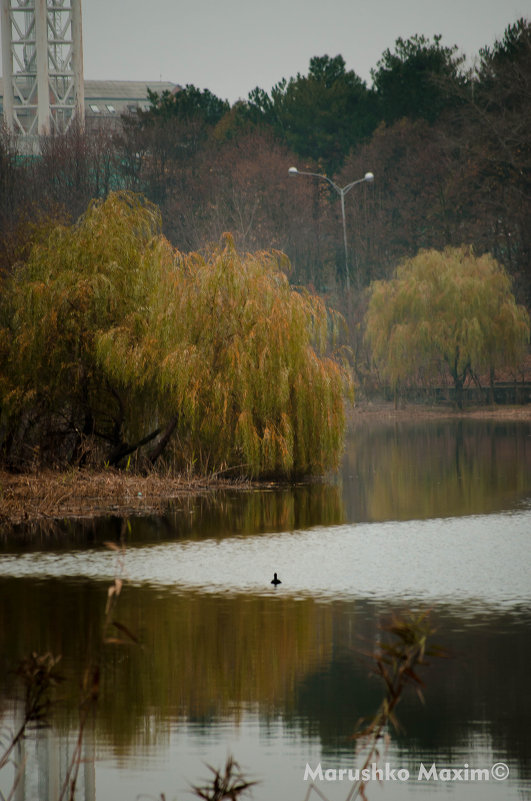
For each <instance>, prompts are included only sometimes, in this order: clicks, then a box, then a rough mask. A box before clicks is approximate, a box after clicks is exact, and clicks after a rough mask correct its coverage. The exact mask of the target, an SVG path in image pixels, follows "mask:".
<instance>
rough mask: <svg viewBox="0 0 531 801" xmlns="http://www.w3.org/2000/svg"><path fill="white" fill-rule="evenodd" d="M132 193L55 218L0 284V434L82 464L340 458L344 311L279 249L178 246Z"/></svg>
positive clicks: (297, 467) (262, 469) (327, 462)
mask: <svg viewBox="0 0 531 801" xmlns="http://www.w3.org/2000/svg"><path fill="white" fill-rule="evenodd" d="M160 224H161V223H160V215H159V213H158V210H157V209H156V207H154V206H152V205H151V204H150V203H148V202H146V201H145V200H143V199H142V198H140V197H138V196H136V195H133V194H130V193H113V194H111V195H110V196H109V197H108V198H107V200H105V201H99V202H95V203H92V204H91V205H90V207H89V209H88V210H87V212H86V214H85V215H83V217H81V218H80V220H79V221H78V222H77V223H76V224H75V225H73V226H70V227H65V226H56V227H54V228H53V229H52V230H51V231H50V232H49V235H48V237H45V238H44V239H43V241H40V242H39V243H38V244H36V245H35V246H34V248H33V249H32V251H31V255H30V257H29V259H28V262H27V263H26V264H24V265H21V266H20V267H19V269H18V270H17V271H16V272H15V274H14V276H13V277H12V278H11V279H9V280H8V281H6V282H5V285H4V287H3V289H4V292H3V296H2V301H1V303H0V315H1V317H0V324H1V327H0V360H1V362H2V364H1V367H2V375H3V379H2V383H1V384H0V403H1V422H0V436H1V438H2V440H3V446H4V451H5V452H8V451H12V452H17V453H21V451H22V449H23V448H24V447H26V446H28V445H31V446H33V447H38V448H39V450H40V452H41V453H42V452H44V451H47V452H48V453H49V454H51V455H52V456H53V455H54V454H55V455H56V456H58V457H60V459H61V460H63V461H64V460H65V459H68V460H71V461H80V460H81V459H82V458H83V456H82V455H83V454H87V446H90V448H89V450H90V449H92V451H94V444H95V443H96V442H98V443H99V447H98V449H97V450H98V453H99V454H100V458H102V459H104V460H106V461H107V462H108V463H110V464H118V463H120V462H121V461H122V460H124V459H125V458H126V457H127V456H128V455H130V454H132V453H138V452H139V451H140V449H142V451H143V452H146V454H147V455H146V458H149V459H150V460H151V461H152V462H154V461H156V460H157V458H158V457H159V456H160V455H161V454H162V453H163V452H164V453H165V456H169V457H171V463H172V464H173V465H174V466H175V467H176V468H179V469H182V468H190V467H191V466H192V467H193V468H194V469H195V470H197V471H199V472H210V471H217V470H227V469H231V470H234V471H235V472H237V473H240V474H244V475H251V476H260V475H266V474H267V475H269V474H275V475H282V476H291V475H294V474H305V473H314V472H322V471H324V470H326V469H327V468H329V467H331V466H333V465H334V464H335V463H336V462H337V458H338V454H339V452H340V449H341V444H342V434H343V427H344V410H343V397H344V392H345V390H346V389H347V390H349V389H351V382H350V374H349V371H348V369H347V367H346V365H345V364H344V363H343V362H342V361H340V360H338V359H337V358H332V357H331V356H330V355H327V354H328V350H327V349H328V348H329V346H330V343H331V342H332V340H333V335H334V330H335V328H337V324H338V320H337V319H336V318H334V316H333V315H331V314H330V313H329V312H328V311H327V310H326V308H325V307H324V305H323V303H322V302H321V301H320V300H319V299H318V298H317V297H315V296H312V295H311V294H309V293H308V292H305V291H302V290H300V291H296V290H294V289H293V288H292V287H291V286H290V284H289V282H288V280H287V278H286V274H285V272H284V269H285V268H286V267H287V266H288V264H287V260H286V257H285V256H283V255H282V254H280V253H255V254H246V255H241V254H239V253H238V252H237V251H236V249H235V247H234V243H233V241H232V238H231V237H230V235H226V236H225V237H224V239H223V241H222V243H221V245H220V247H218V248H214V249H212V250H211V251H210V252H209V253H207V254H206V255H200V254H198V253H192V254H188V255H184V254H181V253H178V252H176V251H174V250H173V249H172V248H171V247H170V245H169V244H168V242H167V241H166V240H165V239H164V237H163V236H162V235H161V233H160Z"/></svg>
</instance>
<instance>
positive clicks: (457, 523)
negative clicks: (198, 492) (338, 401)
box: [0, 419, 531, 801]
mask: <svg viewBox="0 0 531 801" xmlns="http://www.w3.org/2000/svg"><path fill="white" fill-rule="evenodd" d="M106 542H112V543H114V544H118V545H119V544H120V543H124V545H125V547H124V550H123V551H119V550H114V549H111V548H109V547H108V546H106V545H105V543H106ZM530 564H531V425H529V424H528V423H522V422H519V423H518V422H514V423H510V422H494V421H476V420H466V419H465V420H463V419H460V420H441V421H434V420H429V421H424V422H417V423H413V422H411V423H394V424H393V423H367V424H364V425H359V426H356V427H354V428H353V430H352V431H351V432H350V433H349V436H348V438H347V443H346V450H345V456H344V459H343V463H342V467H341V470H340V472H339V473H338V474H337V475H334V476H329V477H327V478H326V480H322V481H314V482H309V483H306V484H304V483H302V484H299V485H297V486H293V487H286V488H282V489H279V488H275V487H265V488H264V489H260V490H256V489H252V490H245V491H240V490H238V491H233V492H222V493H217V494H214V495H202V496H198V497H189V498H184V499H182V500H180V501H178V502H174V503H173V504H172V505H171V506H170V507H169V508H168V510H167V513H166V514H165V515H164V516H161V517H157V518H155V517H151V518H142V517H137V518H131V519H130V520H128V521H122V520H120V519H118V518H110V519H104V520H97V521H94V520H85V521H78V522H72V521H60V522H58V523H57V524H55V525H53V526H52V525H48V526H46V527H41V530H40V531H39V532H38V533H37V535H35V533H34V532H33V533H31V535H30V533H27V534H26V533H25V532H24V531H23V530H21V531H19V532H18V539H17V542H16V544H15V543H14V541H13V538H12V537H11V536H9V532H3V537H2V539H1V540H0V711H1V713H2V715H3V717H2V721H1V725H2V729H1V731H0V746H1V744H2V743H4V744H5V743H6V742H7V741H8V739H9V731H10V730H11V731H12V730H13V729H14V728H15V726H16V724H17V721H19V720H20V714H21V713H20V703H18V700H19V699H20V697H21V685H20V681H19V680H18V679H17V677H16V675H15V674H14V673H13V670H14V669H15V668H16V666H17V664H18V663H19V661H20V660H21V659H22V658H23V657H25V656H26V655H27V654H29V653H31V652H32V651H35V652H38V653H45V652H51V653H53V654H55V655H59V654H60V655H61V661H60V663H59V665H60V669H61V672H62V674H63V675H64V679H65V680H64V682H63V683H61V684H60V686H59V687H58V688H57V690H56V692H55V702H56V703H55V704H54V707H53V714H52V716H51V725H50V726H49V727H47V728H43V729H41V730H39V731H32V732H30V733H29V735H28V736H27V737H26V739H25V740H24V742H23V744H22V746H21V747H19V748H18V749H17V751H16V753H15V754H14V756H13V760H12V761H11V762H10V764H9V765H7V766H6V767H5V768H4V769H3V770H2V771H0V790H1V791H2V792H3V794H4V795H5V796H6V798H7V796H8V795H9V793H10V791H11V788H12V786H13V782H14V780H15V777H17V776H18V784H17V786H16V788H15V790H14V794H13V798H14V799H18V801H33V800H35V801H48V799H49V801H53V799H58V798H59V796H60V792H61V786H62V784H63V782H64V778H65V776H66V771H67V766H68V764H69V762H70V760H71V758H72V755H73V753H74V749H75V746H76V740H77V737H78V731H79V702H80V695H81V690H80V684H81V681H82V677H83V675H84V674H85V673H86V672H87V669H88V668H89V667H90V666H91V665H94V664H97V665H99V671H100V685H99V699H98V702H97V705H96V708H95V712H94V714H93V713H92V712H91V713H90V715H89V716H88V718H87V721H86V725H85V729H84V736H83V741H82V753H81V757H82V758H81V761H80V764H79V777H78V782H77V790H76V796H75V797H76V799H79V800H80V801H91V799H97V801H107V799H109V801H134V799H148V798H149V799H158V800H159V801H160V799H161V798H162V794H164V798H165V801H170V799H176V798H179V799H182V798H192V795H191V794H190V786H191V785H192V784H196V785H197V784H204V781H205V780H206V779H207V778H208V776H209V769H208V767H207V765H212V766H215V767H219V768H221V767H223V766H224V764H225V760H226V758H227V755H228V754H232V755H233V756H234V758H235V759H236V760H237V762H238V763H239V764H240V766H241V767H242V769H243V771H244V773H245V775H246V776H247V777H249V778H250V779H255V780H256V781H257V782H258V784H257V785H256V786H255V787H253V789H252V798H254V799H256V801H266V799H268V800H272V799H275V800H276V801H278V800H280V799H285V800H286V801H304V798H305V797H306V795H307V793H308V790H309V785H310V781H311V780H312V777H313V780H314V782H315V785H316V786H317V788H318V790H319V792H320V793H321V794H322V795H324V796H326V798H328V799H330V801H339V800H341V801H346V798H347V796H348V794H349V791H350V789H351V787H352V781H351V776H353V775H354V771H355V770H356V768H359V767H360V766H361V764H362V763H363V758H364V757H363V751H362V749H361V744H360V743H358V741H356V740H354V739H352V734H353V732H354V730H355V728H356V724H357V721H358V720H359V719H360V718H361V717H364V716H370V715H371V714H374V713H375V712H376V710H377V708H378V705H379V704H380V702H381V700H382V697H383V685H382V682H381V680H379V679H378V678H377V677H376V676H375V675H374V674H373V672H372V668H373V662H372V659H371V653H372V652H373V651H374V649H375V648H376V647H377V646H378V644H379V643H381V642H382V639H383V638H384V639H385V637H386V635H385V632H384V631H382V627H385V625H386V624H387V623H388V622H389V621H390V619H391V618H392V616H393V615H394V614H403V613H405V612H406V611H407V610H414V611H415V612H423V611H426V612H428V611H429V615H430V621H431V624H432V626H433V628H434V629H436V632H435V633H434V635H433V642H434V643H436V644H437V645H440V646H441V647H442V648H444V650H445V652H446V657H445V658H444V659H443V658H432V659H430V660H429V661H430V665H429V666H427V667H425V668H420V669H419V672H420V676H421V678H422V679H423V681H424V687H423V695H424V704H423V703H421V701H420V700H419V698H418V697H417V695H416V694H415V693H414V692H413V691H411V690H410V691H408V692H406V694H405V695H404V697H403V698H402V700H401V702H400V704H399V706H398V710H397V714H398V719H399V722H400V724H401V729H400V730H399V731H395V730H392V729H391V730H390V731H389V734H390V738H389V742H388V744H387V748H386V749H383V746H382V749H381V751H382V752H381V755H380V759H379V761H378V762H377V763H375V764H374V765H372V763H371V770H372V775H371V777H370V780H369V782H368V787H367V797H368V799H369V800H371V799H378V798H381V797H383V798H393V799H399V800H400V799H404V801H405V800H406V799H408V801H409V800H411V799H421V798H428V799H434V801H435V799H439V798H441V799H442V798H444V799H452V800H453V799H458V800H459V801H461V800H462V801H475V800H476V799H477V800H478V801H479V799H482V801H483V799H487V800H488V799H493V800H494V799H496V800H498V799H509V801H511V800H512V799H514V800H515V801H516V799H522V798H528V797H531V759H530V757H531V736H530V733H529V728H530V727H529V722H530V720H531V693H530V691H529V665H530V663H531V641H530V637H529V632H530V624H531V578H530V570H529V565H530ZM274 572H277V573H278V575H279V577H280V579H281V581H282V583H281V584H280V585H278V586H277V587H276V588H275V587H274V586H272V585H271V583H270V582H271V579H272V577H273V573H274ZM117 577H118V578H119V579H120V580H121V581H123V588H122V591H121V593H120V595H119V597H118V600H117V602H116V606H115V609H114V611H113V617H112V620H115V621H116V622H117V623H118V625H117V626H113V625H112V624H111V625H110V627H109V628H108V629H107V630H106V631H107V639H111V640H116V641H121V642H116V641H115V642H103V636H102V632H103V628H104V621H105V608H106V604H107V600H108V597H109V588H110V587H112V586H115V584H114V582H115V579H116V578H117ZM110 631H112V632H113V634H112V636H111V637H109V636H108V634H109V632H110ZM134 640H136V641H137V642H135V641H134ZM1 750H2V749H1V747H0V753H1ZM17 767H18V768H20V767H21V769H20V770H18V773H17ZM349 770H350V771H351V773H350V774H349ZM378 771H381V773H379V772H378ZM378 779H381V781H378ZM66 797H67V796H66ZM318 797H319V796H318V794H317V793H316V792H315V791H312V792H311V795H310V799H317V798H318Z"/></svg>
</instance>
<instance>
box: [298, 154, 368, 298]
mask: <svg viewBox="0 0 531 801" xmlns="http://www.w3.org/2000/svg"><path fill="white" fill-rule="evenodd" d="M288 173H289V174H290V175H311V176H313V178H321V179H322V180H323V181H327V182H328V183H329V184H330V186H331V187H332V188H333V189H335V191H336V192H337V194H338V195H339V197H340V198H341V217H342V220H343V244H344V246H345V274H346V276H347V292H349V293H350V271H349V267H348V247H347V224H346V220H345V195H346V194H348V193H349V192H350V190H351V189H352V187H353V186H356V184H362V183H368V184H370V183H371V182H372V181H374V175H373V174H372V172H366V173H365V175H364V176H363V178H358V180H357V181H351V182H350V183H349V184H347V185H346V186H344V187H343V188H341V187H340V186H338V185H337V184H336V183H334V181H332V179H331V178H329V177H328V176H327V175H321V174H320V173H318V172H303V171H302V170H298V169H297V167H290V168H289V170H288Z"/></svg>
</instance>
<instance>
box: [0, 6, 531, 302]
mask: <svg viewBox="0 0 531 801" xmlns="http://www.w3.org/2000/svg"><path fill="white" fill-rule="evenodd" d="M149 99H150V107H149V109H148V110H147V111H144V112H139V113H136V114H130V115H128V116H127V117H124V118H123V121H122V124H121V125H120V127H119V128H118V129H116V128H115V129H106V128H104V127H101V126H100V127H99V128H98V129H96V130H93V131H90V130H86V131H79V130H78V131H75V130H74V131H71V132H70V133H69V134H68V135H66V136H62V137H52V138H49V139H43V141H42V145H41V151H42V155H41V156H40V157H38V158H31V159H30V158H23V157H21V154H20V153H19V152H18V145H17V142H16V141H15V140H13V139H12V138H10V137H9V136H8V135H7V134H6V133H5V132H4V134H3V136H2V137H1V146H0V230H1V241H0V269H2V270H3V271H5V272H10V271H11V267H12V265H13V264H15V263H16V262H18V261H20V260H21V259H22V260H23V259H24V258H25V256H26V255H27V253H26V249H27V246H28V241H29V239H30V236H29V233H30V232H31V231H33V232H35V231H36V230H38V228H39V225H40V224H41V223H43V222H44V221H45V220H46V219H47V218H49V217H50V216H51V217H53V218H54V219H55V220H56V221H60V222H71V221H73V220H75V219H77V217H79V215H80V214H81V213H82V212H83V211H84V210H85V209H86V208H87V205H88V203H89V201H90V200H91V199H94V198H104V197H106V196H107V194H108V193H109V191H110V190H114V189H126V190H132V191H135V192H139V193H142V194H143V195H145V196H146V197H147V198H148V199H149V200H150V201H151V202H153V203H155V204H156V205H157V206H158V207H159V209H160V210H161V214H162V220H163V231H164V234H165V236H166V237H167V238H168V239H169V241H170V242H171V243H172V244H173V245H174V246H175V247H177V248H178V249H179V250H180V251H181V252H189V251H197V250H201V249H202V248H204V247H206V246H208V245H209V244H211V243H212V242H219V240H220V236H221V235H222V234H223V232H225V231H230V232H231V233H232V236H233V238H234V242H235V245H236V247H237V248H238V250H240V251H256V250H261V249H271V248H275V249H278V250H281V251H283V252H284V253H286V254H287V255H288V257H289V260H290V262H291V265H292V273H291V276H290V280H291V281H293V282H294V283H302V284H305V285H307V286H311V287H312V288H315V289H316V290H317V291H318V292H320V293H325V294H328V295H329V296H332V298H333V297H334V296H335V297H336V298H341V296H342V295H343V294H344V293H343V287H344V283H345V259H344V250H343V237H342V225H341V211H340V203H339V199H338V197H337V195H336V194H335V193H334V191H333V190H332V189H331V187H330V186H329V185H328V184H327V183H326V182H325V181H320V180H319V179H313V178H309V177H303V176H299V177H289V176H288V169H289V167H290V166H297V167H298V168H299V170H307V171H312V172H317V173H321V174H326V175H328V176H329V177H332V178H333V180H334V181H335V182H336V184H337V185H339V186H344V185H346V184H348V183H349V182H351V181H353V180H356V179H357V178H360V177H362V176H363V175H364V174H365V173H366V172H367V171H369V170H370V171H371V172H373V173H374V175H375V181H374V183H372V184H365V183H364V184H361V185H360V186H358V187H355V188H354V189H353V191H352V192H351V193H350V195H349V196H348V197H347V198H346V223H347V234H348V240H349V249H350V254H349V260H350V268H349V269H350V274H351V278H352V284H353V286H354V287H355V288H356V289H358V290H359V289H362V288H363V287H366V286H368V285H369V284H370V283H371V282H372V281H373V280H375V279H382V278H389V277H390V276H391V275H392V273H393V271H394V269H395V267H396V265H397V264H398V263H399V262H400V261H401V260H402V259H404V258H409V257H412V256H414V255H415V254H416V253H417V252H418V251H419V249H422V248H435V249H444V248H445V247H448V246H450V247H457V246H461V245H472V246H473V247H474V249H475V251H476V252H477V253H479V254H481V253H482V252H489V253H491V254H492V255H493V256H494V257H495V258H496V259H497V260H498V261H499V262H500V263H501V264H502V265H503V266H504V267H505V269H506V270H507V272H508V273H509V275H510V276H511V278H512V280H513V288H514V291H515V294H516V298H517V300H518V301H519V302H521V303H525V304H526V305H527V307H529V306H530V304H531V282H530V272H531V271H530V257H531V256H530V249H531V185H530V181H531V23H530V22H529V21H528V20H525V19H520V20H518V21H516V22H515V23H514V24H512V25H509V26H508V27H507V28H506V30H505V32H504V33H503V35H501V37H500V38H499V39H498V40H497V41H496V42H495V43H494V45H493V46H492V47H485V48H483V49H482V50H481V51H480V52H479V54H478V55H477V57H476V60H475V63H474V66H473V67H468V68H466V66H465V62H464V57H462V56H460V55H459V54H458V51H457V48H456V47H447V46H443V44H442V42H441V38H440V37H438V36H435V37H433V38H432V39H428V38H426V37H424V36H420V35H415V36H412V37H411V38H410V39H408V40H403V39H398V40H397V41H396V43H395V47H394V49H393V50H386V51H385V52H384V53H383V55H382V57H381V59H380V60H379V61H378V63H377V65H376V67H375V68H374V70H373V71H372V85H371V86H368V85H367V84H366V83H365V82H364V81H363V80H362V79H361V78H360V77H359V76H357V75H356V73H355V72H354V71H352V70H348V69H347V68H346V64H345V61H344V59H343V58H342V56H340V55H337V56H333V57H332V56H327V55H325V56H318V57H314V58H312V59H311V61H310V64H309V69H308V72H307V74H305V75H302V74H298V75H297V76H296V77H291V78H288V79H286V78H284V79H282V80H280V81H279V82H278V83H277V84H276V85H275V86H274V87H273V88H272V89H271V91H270V92H267V91H265V90H264V89H261V88H256V89H255V90H253V91H252V92H251V93H250V94H249V96H248V98H247V100H245V101H239V102H237V103H236V104H234V105H233V106H232V107H231V106H230V105H229V103H228V102H226V101H224V100H222V99H220V98H217V97H216V96H215V95H213V94H212V93H211V92H210V91H209V90H207V89H204V90H199V89H197V88H196V87H194V86H186V87H185V88H183V89H181V90H180V91H178V92H176V93H174V94H169V93H164V94H162V95H161V96H158V95H156V94H153V93H151V94H150V96H149ZM356 297H358V298H359V297H360V293H356Z"/></svg>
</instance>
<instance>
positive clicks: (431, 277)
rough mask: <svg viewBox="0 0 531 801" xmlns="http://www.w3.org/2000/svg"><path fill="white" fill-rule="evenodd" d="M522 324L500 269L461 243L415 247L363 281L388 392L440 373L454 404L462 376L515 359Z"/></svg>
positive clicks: (523, 314)
mask: <svg viewBox="0 0 531 801" xmlns="http://www.w3.org/2000/svg"><path fill="white" fill-rule="evenodd" d="M529 330H530V328H529V315H528V313H527V311H526V310H525V309H524V307H522V306H518V305H517V304H516V302H515V299H514V296H513V294H512V292H511V285H510V280H509V278H508V276H507V274H506V273H505V271H504V270H503V268H501V267H500V265H499V264H498V263H497V262H496V261H495V260H494V259H493V258H492V257H491V256H490V255H488V254H485V255H483V256H480V257H476V256H475V255H474V253H473V251H472V250H470V249H468V248H465V247H463V248H447V249H446V250H444V251H435V250H429V251H420V252H419V253H418V255H417V256H415V257H414V258H412V259H406V260H405V261H404V262H403V263H402V264H401V265H400V266H399V267H398V268H397V270H396V274H395V277H394V278H393V279H392V280H390V281H377V282H375V283H374V284H373V285H372V287H371V296H370V302H369V307H368V311H367V315H366V338H367V341H368V342H369V344H370V347H371V349H372V354H373V359H374V362H375V365H376V367H377V369H378V370H379V371H380V373H381V375H382V377H384V378H385V379H387V380H388V381H389V382H390V384H391V386H392V387H393V388H394V390H395V392H396V391H397V389H398V388H399V386H406V385H407V384H412V385H416V386H419V385H421V386H429V385H430V384H431V383H432V382H433V381H436V380H440V379H441V377H442V376H443V375H444V373H445V372H447V373H449V375H450V376H451V378H452V380H453V383H454V387H455V393H456V402H457V404H458V406H460V407H461V406H462V400H463V397H462V391H463V387H464V384H465V381H466V380H467V378H468V377H469V376H472V375H478V374H480V373H481V372H482V371H489V370H491V369H492V370H493V369H495V368H500V367H508V366H517V365H518V364H519V363H520V362H521V360H522V359H523V357H524V355H525V353H526V346H527V343H528V341H529Z"/></svg>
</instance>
